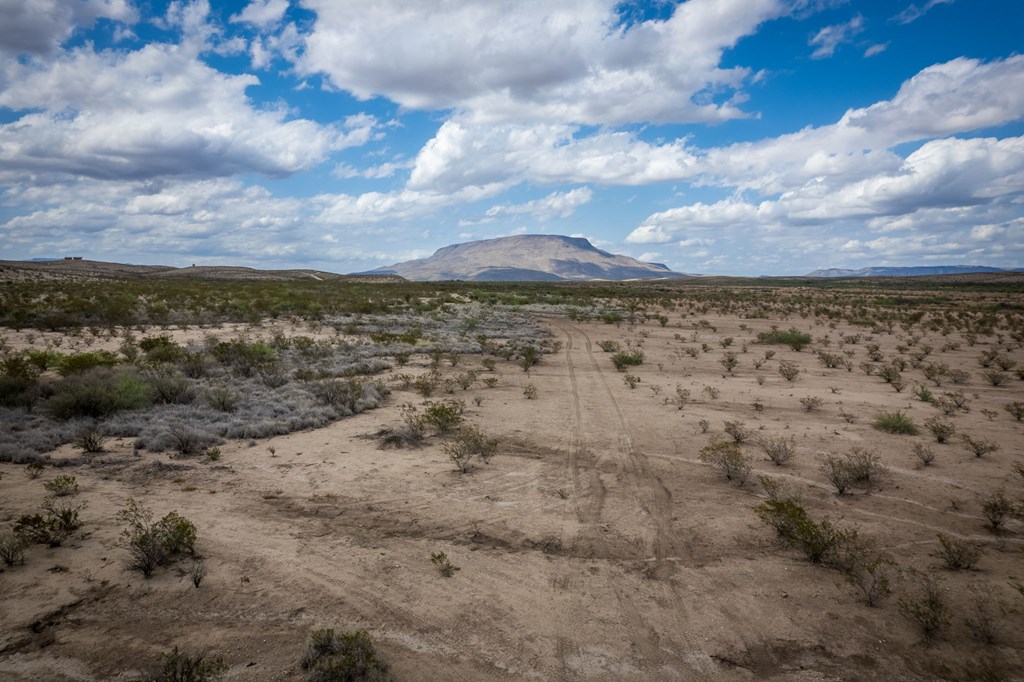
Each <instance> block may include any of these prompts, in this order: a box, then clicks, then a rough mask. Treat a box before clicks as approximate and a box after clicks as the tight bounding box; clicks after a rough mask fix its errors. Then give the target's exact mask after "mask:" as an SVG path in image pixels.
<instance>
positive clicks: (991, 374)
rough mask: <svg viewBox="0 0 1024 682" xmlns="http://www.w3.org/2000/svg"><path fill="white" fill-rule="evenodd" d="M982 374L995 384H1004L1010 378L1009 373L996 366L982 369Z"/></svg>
mask: <svg viewBox="0 0 1024 682" xmlns="http://www.w3.org/2000/svg"><path fill="white" fill-rule="evenodd" d="M981 376H983V377H985V380H986V381H987V382H988V383H990V384H992V385H993V386H1002V385H1003V384H1005V383H1006V382H1007V381H1009V380H1010V375H1009V374H1007V373H1006V372H1002V371H1000V370H998V369H995V368H992V369H986V370H982V372H981Z"/></svg>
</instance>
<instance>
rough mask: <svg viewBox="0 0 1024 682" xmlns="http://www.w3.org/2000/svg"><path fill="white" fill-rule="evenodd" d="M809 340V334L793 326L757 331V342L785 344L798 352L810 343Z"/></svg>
mask: <svg viewBox="0 0 1024 682" xmlns="http://www.w3.org/2000/svg"><path fill="white" fill-rule="evenodd" d="M811 340H812V338H811V335H810V334H805V333H804V332H801V331H798V330H797V329H795V328H793V327H790V328H789V329H787V330H784V331H783V330H780V329H773V330H771V331H767V332H759V333H758V335H757V342H758V343H766V344H776V343H777V344H785V345H787V346H789V347H790V348H791V349H793V350H795V351H798V352H799V351H800V350H803V348H804V347H806V346H807V345H808V344H810V343H811Z"/></svg>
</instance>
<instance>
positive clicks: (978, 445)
mask: <svg viewBox="0 0 1024 682" xmlns="http://www.w3.org/2000/svg"><path fill="white" fill-rule="evenodd" d="M960 442H961V443H963V445H964V447H965V448H967V450H968V451H969V452H971V453H973V454H974V456H975V457H983V456H985V455H987V454H988V453H990V452H995V451H996V450H998V449H999V444H998V443H996V442H994V441H990V440H985V439H984V438H973V437H971V436H969V435H967V434H966V433H965V434H962V435H961V436H960Z"/></svg>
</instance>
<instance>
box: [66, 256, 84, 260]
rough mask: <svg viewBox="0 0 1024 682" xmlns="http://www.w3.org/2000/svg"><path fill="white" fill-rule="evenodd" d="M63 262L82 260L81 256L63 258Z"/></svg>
mask: <svg viewBox="0 0 1024 682" xmlns="http://www.w3.org/2000/svg"><path fill="white" fill-rule="evenodd" d="M64 260H82V257H81V256H64Z"/></svg>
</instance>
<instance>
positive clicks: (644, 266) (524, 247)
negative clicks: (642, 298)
mask: <svg viewBox="0 0 1024 682" xmlns="http://www.w3.org/2000/svg"><path fill="white" fill-rule="evenodd" d="M366 274H373V275H400V276H402V277H404V278H406V279H411V280H418V281H436V280H455V279H458V280H465V281H474V282H489V281H519V282H559V281H572V280H627V279H660V278H666V277H687V276H689V275H685V274H683V273H679V272H673V271H672V270H669V269H668V267H667V266H665V265H662V264H661V263H646V262H644V261H641V260H637V259H635V258H630V257H629V256H619V255H615V254H612V253H608V252H607V251H602V250H601V249H598V248H595V247H594V245H593V244H591V243H590V242H589V241H587V240H586V239H583V238H581V237H564V236H560V235H544V234H529V235H520V236H515V237H499V238H497V239H484V240H481V241H473V242H466V243H464V244H452V245H451V246H445V247H444V248H441V249H438V250H437V251H435V252H434V255H432V256H431V257H430V258H420V259H417V260H411V261H406V262H404V263H396V264H395V265H392V266H390V267H383V268H378V269H376V270H371V271H370V272H369V273H366Z"/></svg>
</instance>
